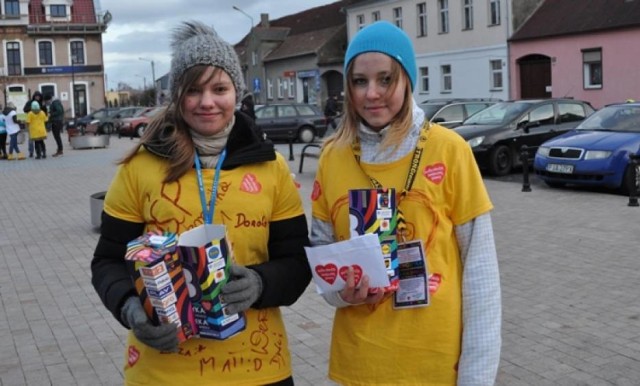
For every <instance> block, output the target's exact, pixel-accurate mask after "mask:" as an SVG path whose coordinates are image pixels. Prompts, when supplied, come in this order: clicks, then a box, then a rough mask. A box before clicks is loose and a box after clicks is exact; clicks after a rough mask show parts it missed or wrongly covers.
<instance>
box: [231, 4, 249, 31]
mask: <svg viewBox="0 0 640 386" xmlns="http://www.w3.org/2000/svg"><path fill="white" fill-rule="evenodd" d="M232 8H233V9H235V10H236V11H238V12H240V13H241V14H243V15H245V16H246V17H248V18H249V20H251V30H252V29H253V18H252V17H251V15H249V14H248V13H246V12H245V11H243V10H241V9H240V8H238V7H236V6H235V5H234V6H233V7H232ZM251 30H249V32H251Z"/></svg>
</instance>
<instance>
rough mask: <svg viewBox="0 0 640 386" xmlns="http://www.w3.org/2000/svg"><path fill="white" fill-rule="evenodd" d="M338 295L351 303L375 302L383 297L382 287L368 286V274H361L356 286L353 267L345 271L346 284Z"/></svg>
mask: <svg viewBox="0 0 640 386" xmlns="http://www.w3.org/2000/svg"><path fill="white" fill-rule="evenodd" d="M340 297H342V300H344V301H345V302H347V303H351V304H363V303H366V304H376V303H378V302H379V301H380V300H382V298H383V297H384V290H383V289H382V288H369V276H367V275H363V276H362V279H361V280H360V283H359V285H358V286H356V278H355V273H354V271H353V267H349V270H348V271H347V285H346V287H344V288H343V289H342V291H340Z"/></svg>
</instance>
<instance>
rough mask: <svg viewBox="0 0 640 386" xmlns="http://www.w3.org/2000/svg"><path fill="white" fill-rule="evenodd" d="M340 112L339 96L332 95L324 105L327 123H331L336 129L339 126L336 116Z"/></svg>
mask: <svg viewBox="0 0 640 386" xmlns="http://www.w3.org/2000/svg"><path fill="white" fill-rule="evenodd" d="M338 113H339V111H338V97H337V96H335V95H330V96H329V98H327V102H326V103H325V105H324V116H325V118H326V119H327V124H329V125H331V127H333V128H334V129H335V128H336V126H337V125H336V117H337V116H338Z"/></svg>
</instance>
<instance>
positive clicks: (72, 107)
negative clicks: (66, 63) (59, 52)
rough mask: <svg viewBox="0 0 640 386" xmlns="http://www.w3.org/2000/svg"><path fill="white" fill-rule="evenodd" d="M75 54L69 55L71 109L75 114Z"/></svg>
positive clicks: (74, 114)
mask: <svg viewBox="0 0 640 386" xmlns="http://www.w3.org/2000/svg"><path fill="white" fill-rule="evenodd" d="M75 64H76V56H75V55H71V111H72V112H73V116H74V117H75V116H76V68H75Z"/></svg>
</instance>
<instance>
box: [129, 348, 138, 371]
mask: <svg viewBox="0 0 640 386" xmlns="http://www.w3.org/2000/svg"><path fill="white" fill-rule="evenodd" d="M138 359H140V351H138V349H137V348H135V346H129V358H128V359H127V363H128V364H129V367H133V365H135V364H136V363H137V362H138Z"/></svg>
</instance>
